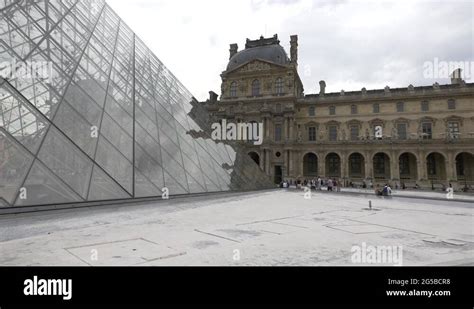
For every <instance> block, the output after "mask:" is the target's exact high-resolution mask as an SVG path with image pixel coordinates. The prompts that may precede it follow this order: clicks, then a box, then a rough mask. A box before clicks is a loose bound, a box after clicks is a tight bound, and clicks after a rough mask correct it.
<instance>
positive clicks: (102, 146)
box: [95, 137, 132, 194]
mask: <svg viewBox="0 0 474 309" xmlns="http://www.w3.org/2000/svg"><path fill="white" fill-rule="evenodd" d="M95 159H96V162H97V163H98V164H99V165H100V166H101V167H102V168H103V169H104V170H105V171H106V172H107V173H108V174H109V175H110V176H112V177H113V178H114V179H115V181H116V182H118V183H119V184H120V185H121V186H122V187H123V188H124V189H125V190H127V191H128V193H130V194H131V193H132V163H131V162H130V161H128V160H127V159H126V158H125V157H124V156H123V155H122V154H121V153H120V152H119V151H118V150H117V149H115V148H114V146H112V144H110V143H109V142H108V141H107V140H106V139H105V138H102V137H99V146H98V148H97V155H96V158H95Z"/></svg>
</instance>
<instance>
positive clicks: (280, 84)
mask: <svg viewBox="0 0 474 309" xmlns="http://www.w3.org/2000/svg"><path fill="white" fill-rule="evenodd" d="M275 91H276V93H277V94H283V79H282V78H281V77H278V78H277V79H276V81H275Z"/></svg>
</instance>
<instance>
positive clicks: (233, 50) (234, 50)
mask: <svg viewBox="0 0 474 309" xmlns="http://www.w3.org/2000/svg"><path fill="white" fill-rule="evenodd" d="M238 51H239V45H237V44H236V43H234V44H230V49H229V53H230V55H229V59H230V58H232V56H234V55H235V54H237V52H238Z"/></svg>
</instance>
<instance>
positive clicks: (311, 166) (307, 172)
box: [303, 152, 318, 177]
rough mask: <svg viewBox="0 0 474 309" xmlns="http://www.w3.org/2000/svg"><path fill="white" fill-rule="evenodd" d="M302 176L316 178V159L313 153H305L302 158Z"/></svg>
mask: <svg viewBox="0 0 474 309" xmlns="http://www.w3.org/2000/svg"><path fill="white" fill-rule="evenodd" d="M303 175H304V176H312V177H315V176H318V157H317V156H316V155H315V154H314V153H311V152H310V153H307V154H305V155H304V157H303Z"/></svg>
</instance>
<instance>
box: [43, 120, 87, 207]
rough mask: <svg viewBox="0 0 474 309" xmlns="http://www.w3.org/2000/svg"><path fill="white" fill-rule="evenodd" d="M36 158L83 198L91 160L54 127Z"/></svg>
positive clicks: (85, 192) (85, 195)
mask: <svg viewBox="0 0 474 309" xmlns="http://www.w3.org/2000/svg"><path fill="white" fill-rule="evenodd" d="M38 158H39V159H40V160H41V161H42V162H43V163H44V164H45V165H46V166H47V167H49V169H50V170H51V171H52V172H53V173H55V174H56V175H57V176H58V177H59V178H61V179H62V180H63V181H64V182H65V183H67V184H68V185H69V186H70V187H71V188H72V189H73V190H74V191H76V192H77V193H78V194H79V195H80V196H82V197H83V198H86V197H87V188H88V185H89V180H90V176H91V172H92V161H91V160H90V159H89V158H87V157H86V155H84V154H83V153H81V152H80V150H79V149H78V148H77V146H75V145H73V144H72V143H71V142H70V141H68V140H67V139H66V138H65V137H64V136H62V135H61V133H59V132H58V131H57V130H56V129H55V128H53V127H52V128H51V129H50V130H49V132H48V135H47V136H46V139H45V141H44V143H43V145H42V146H41V149H40V152H39V154H38Z"/></svg>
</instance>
